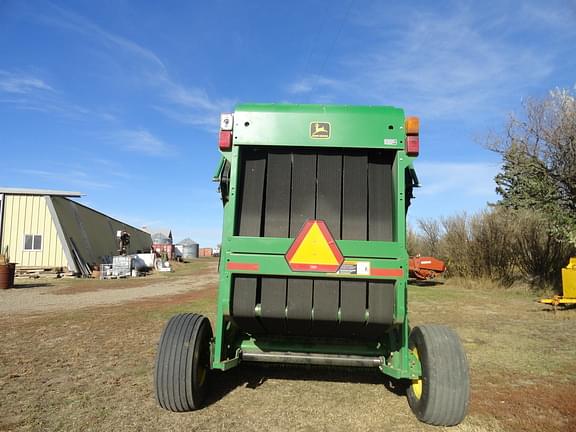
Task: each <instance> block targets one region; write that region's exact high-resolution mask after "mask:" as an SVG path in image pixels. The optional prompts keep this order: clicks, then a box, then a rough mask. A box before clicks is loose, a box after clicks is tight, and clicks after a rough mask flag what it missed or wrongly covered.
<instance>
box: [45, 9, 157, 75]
mask: <svg viewBox="0 0 576 432" xmlns="http://www.w3.org/2000/svg"><path fill="white" fill-rule="evenodd" d="M48 5H49V10H50V11H51V13H50V14H42V15H40V16H37V19H38V20H40V21H42V22H44V23H46V24H48V25H51V26H54V27H58V28H61V29H64V30H69V31H73V32H75V33H80V34H83V35H85V36H88V37H90V38H93V39H94V40H95V41H96V42H101V43H104V44H106V45H108V46H111V47H116V48H120V49H121V50H122V51H123V52H124V54H129V55H132V56H136V57H139V58H141V59H142V60H144V61H147V62H150V63H153V64H154V65H155V66H156V67H158V68H160V69H162V70H166V67H165V65H164V63H163V62H162V60H160V58H159V57H158V56H157V55H156V54H155V53H154V52H152V51H151V50H149V49H147V48H145V47H143V46H142V45H139V44H137V43H135V42H133V41H131V40H130V39H128V38H125V37H122V36H119V35H117V34H114V33H111V32H109V31H106V30H105V29H103V28H102V27H100V26H98V25H96V24H95V23H93V22H92V21H90V20H89V19H87V18H85V17H84V16H82V15H80V14H77V13H74V12H72V11H70V10H68V9H64V8H62V7H60V6H57V5H55V4H53V3H51V2H48Z"/></svg>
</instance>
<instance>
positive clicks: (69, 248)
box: [0, 188, 152, 273]
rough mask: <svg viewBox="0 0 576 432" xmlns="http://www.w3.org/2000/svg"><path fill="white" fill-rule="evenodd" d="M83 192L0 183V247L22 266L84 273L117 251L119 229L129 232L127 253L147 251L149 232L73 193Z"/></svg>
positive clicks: (149, 242) (19, 266)
mask: <svg viewBox="0 0 576 432" xmlns="http://www.w3.org/2000/svg"><path fill="white" fill-rule="evenodd" d="M81 196H82V194H81V193H79V192H68V191H54V190H43V189H15V188H0V247H1V249H0V250H1V251H2V252H4V251H5V250H6V249H8V253H9V256H10V260H11V261H12V262H15V263H16V264H17V268H19V269H59V268H62V269H64V270H65V271H66V270H68V271H70V272H73V273H84V270H85V269H86V268H90V267H92V266H93V265H98V264H102V263H103V262H106V261H108V260H109V257H111V256H113V255H116V254H117V253H118V244H117V240H116V233H117V231H126V232H128V233H129V234H130V246H129V249H128V253H136V252H143V251H146V252H147V251H149V250H150V246H151V244H152V239H151V237H150V234H148V233H147V232H145V231H142V230H140V229H138V228H135V227H133V226H130V225H128V224H126V223H124V222H121V221H119V220H117V219H114V218H112V217H110V216H107V215H105V214H103V213H100V212H98V211H96V210H94V209H91V208H89V207H86V206H84V205H82V204H80V203H78V202H76V201H73V200H71V199H70V198H79V197H81Z"/></svg>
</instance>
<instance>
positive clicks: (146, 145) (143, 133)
mask: <svg viewBox="0 0 576 432" xmlns="http://www.w3.org/2000/svg"><path fill="white" fill-rule="evenodd" d="M108 139H109V141H111V142H113V143H114V144H117V145H118V146H119V147H120V148H122V149H124V150H128V151H132V152H136V153H141V154H146V155H150V156H171V155H173V154H174V149H173V148H172V147H171V146H170V145H168V144H166V143H165V142H164V141H162V140H161V139H160V138H158V137H156V136H154V135H153V134H152V133H150V132H149V131H148V130H146V129H135V130H122V131H118V132H114V133H112V134H110V135H109V138H108Z"/></svg>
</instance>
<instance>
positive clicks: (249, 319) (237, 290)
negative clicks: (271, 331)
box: [232, 276, 264, 334]
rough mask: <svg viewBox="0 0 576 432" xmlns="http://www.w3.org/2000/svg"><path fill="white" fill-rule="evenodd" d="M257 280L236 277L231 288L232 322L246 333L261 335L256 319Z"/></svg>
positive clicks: (261, 329)
mask: <svg viewBox="0 0 576 432" xmlns="http://www.w3.org/2000/svg"><path fill="white" fill-rule="evenodd" d="M257 296H258V279H257V277H256V276H236V277H235V278H234V285H233V287H232V297H233V299H232V316H233V317H234V322H235V323H236V324H237V325H238V326H239V327H240V328H241V329H242V330H244V331H245V332H247V333H254V334H257V333H263V332H264V329H263V328H262V326H261V325H260V323H259V322H258V319H257V318H256V304H257V302H258V298H257Z"/></svg>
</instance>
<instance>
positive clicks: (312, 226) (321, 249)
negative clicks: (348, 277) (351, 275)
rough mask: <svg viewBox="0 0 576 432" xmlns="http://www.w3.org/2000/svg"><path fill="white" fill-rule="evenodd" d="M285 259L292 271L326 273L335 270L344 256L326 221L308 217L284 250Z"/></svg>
mask: <svg viewBox="0 0 576 432" xmlns="http://www.w3.org/2000/svg"><path fill="white" fill-rule="evenodd" d="M286 261H287V262H288V266H289V267H290V269H291V270H292V271H307V272H325V273H328V272H337V271H338V269H339V268H340V266H341V265H342V262H343V261H344V257H343V256H342V253H341V252H340V249H338V246H337V245H336V241H335V240H334V237H333V236H332V234H331V233H330V231H329V230H328V227H327V226H326V222H324V221H322V220H313V219H310V220H308V221H306V223H305V224H304V226H303V227H302V229H301V230H300V232H299V233H298V236H297V237H296V239H295V240H294V243H292V246H290V249H288V252H286Z"/></svg>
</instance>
